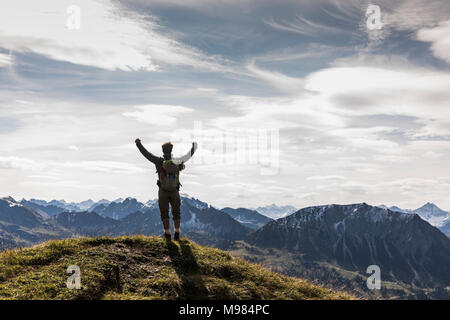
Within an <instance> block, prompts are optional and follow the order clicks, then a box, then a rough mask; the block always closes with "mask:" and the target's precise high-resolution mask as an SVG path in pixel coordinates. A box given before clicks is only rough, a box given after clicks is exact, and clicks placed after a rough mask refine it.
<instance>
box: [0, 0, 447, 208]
mask: <svg viewBox="0 0 450 320" xmlns="http://www.w3.org/2000/svg"><path fill="white" fill-rule="evenodd" d="M136 138H140V139H141V140H142V143H143V145H144V146H145V147H146V148H147V149H148V150H149V151H151V152H152V153H154V154H156V155H160V154H161V144H162V143H164V142H166V141H172V142H173V144H174V150H173V154H174V156H181V155H183V154H185V153H186V152H187V151H188V150H189V149H190V147H191V143H192V141H196V142H198V145H199V147H198V151H197V153H196V154H195V155H194V157H193V158H192V159H191V160H189V161H188V162H187V163H186V169H185V171H183V172H182V175H181V182H182V192H183V193H187V194H189V195H190V196H193V197H196V198H199V199H201V200H202V201H206V202H208V203H210V204H212V205H214V206H217V207H224V206H231V207H239V206H243V207H257V206H264V205H268V204H272V203H276V204H278V205H286V204H290V205H294V206H296V207H299V208H301V207H305V206H311V205H321V204H331V203H339V204H346V203H357V202H366V203H369V204H373V205H380V204H385V205H397V206H400V207H403V208H416V207H418V206H421V205H423V204H424V203H426V202H433V203H435V204H437V205H438V206H440V207H441V208H443V209H446V210H450V197H449V196H448V195H449V194H450V160H449V159H450V3H449V2H448V1H447V0H406V1H402V0H400V1H396V0H389V1H385V0H373V1H365V0H348V1H338V0H295V1H293V0H283V1H275V0H272V1H269V0H227V1H225V0H214V1H213V0H153V1H152V0H148V1H147V0H146V1H144V0H70V1H66V0H41V1H33V2H30V1H26V0H16V1H13V2H8V3H7V4H6V3H2V4H0V181H1V182H0V195H1V196H8V195H11V196H13V197H14V198H17V199H21V198H27V199H28V198H39V199H46V200H51V199H65V200H66V201H82V200H86V199H89V198H91V199H94V200H99V199H101V198H107V199H110V200H113V199H116V198H119V197H122V198H124V197H135V198H137V199H139V200H141V201H146V200H148V199H153V198H155V197H156V196H157V186H156V173H155V168H154V166H153V165H152V164H151V163H149V162H148V161H147V160H146V159H145V158H143V157H142V155H141V154H140V153H139V152H138V150H137V148H136V147H135V144H134V140H135V139H136Z"/></svg>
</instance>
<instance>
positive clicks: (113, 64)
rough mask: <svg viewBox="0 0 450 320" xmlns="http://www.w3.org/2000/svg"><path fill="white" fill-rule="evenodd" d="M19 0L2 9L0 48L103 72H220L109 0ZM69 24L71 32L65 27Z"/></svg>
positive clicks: (217, 66)
mask: <svg viewBox="0 0 450 320" xmlns="http://www.w3.org/2000/svg"><path fill="white" fill-rule="evenodd" d="M71 5H73V1H69V0H41V1H32V2H30V1H27V0H17V1H14V2H13V3H10V4H9V5H8V6H4V7H3V8H2V10H1V11H0V30H1V31H2V32H1V33H0V43H1V47H3V48H5V49H9V50H13V51H19V52H34V53H37V54H41V55H44V56H46V57H49V58H51V59H54V60H59V61H66V62H70V63H74V64H79V65H84V66H91V67H97V68H102V69H107V70H123V71H135V70H146V71H155V70H158V69H159V67H160V64H166V65H176V66H192V67H196V68H201V69H208V70H218V69H220V70H224V69H225V68H223V67H222V66H220V64H218V63H217V61H216V60H215V59H214V58H209V57H206V56H205V55H203V54H202V53H201V52H200V51H198V50H196V49H194V48H191V47H188V46H185V45H183V44H182V43H180V42H178V41H177V40H175V39H174V38H173V37H171V36H170V35H166V34H163V33H162V32H161V31H160V26H159V25H158V24H157V22H156V19H155V18H154V17H152V16H149V15H147V16H143V15H141V14H138V13H136V12H131V11H126V10H124V8H123V7H121V6H120V5H118V3H117V2H113V1H112V0H97V1H91V0H79V1H77V2H76V6H77V8H79V13H80V15H79V17H80V20H79V21H80V24H79V29H77V23H76V21H78V20H74V19H76V17H77V12H78V11H68V9H69V8H70V7H71ZM69 26H70V28H69ZM74 27H75V28H74Z"/></svg>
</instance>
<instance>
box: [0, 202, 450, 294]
mask: <svg viewBox="0 0 450 320" xmlns="http://www.w3.org/2000/svg"><path fill="white" fill-rule="evenodd" d="M81 208H84V209H85V210H81ZM436 208H437V207H436V206H435V205H433V204H426V205H425V206H423V207H421V208H418V209H416V210H409V211H408V210H402V209H400V208H386V207H383V206H378V207H375V206H370V205H368V204H365V203H360V204H350V205H325V206H314V207H308V208H303V209H301V210H298V211H296V212H294V213H292V214H290V215H287V216H284V217H282V218H279V219H277V220H274V219H272V218H270V217H267V216H265V215H263V214H261V212H259V211H256V210H252V209H246V208H237V209H233V208H230V207H225V208H223V209H220V210H219V209H217V208H215V207H213V206H211V205H209V204H208V203H206V202H203V201H200V200H199V199H196V198H194V197H190V196H188V195H182V197H181V228H182V233H183V235H185V236H187V237H189V238H190V239H192V240H194V241H195V242H197V243H199V244H203V245H209V246H214V247H217V248H222V249H227V250H229V251H230V252H232V253H233V254H234V255H236V256H239V257H242V258H244V259H247V260H250V261H252V262H255V261H256V262H259V263H261V264H263V265H268V266H270V268H272V269H274V270H277V271H279V272H281V273H285V274H288V275H293V276H298V277H302V278H307V279H309V280H311V281H319V282H321V284H322V285H331V286H333V287H335V288H347V289H348V290H351V291H352V292H357V293H358V294H361V295H363V296H367V297H383V298H386V297H389V298H395V297H397V298H418V297H419V298H430V297H439V298H442V297H444V298H446V297H448V296H449V293H448V287H450V278H449V276H448V275H447V266H448V265H450V239H449V238H448V237H447V236H445V235H444V234H443V233H442V232H441V231H440V230H439V229H438V228H436V227H434V226H432V225H431V224H430V223H429V222H428V221H427V219H428V220H429V221H432V222H436V219H437V218H436V217H441V219H443V218H442V217H446V214H448V213H446V212H445V211H443V210H440V209H439V208H437V209H436ZM69 209H70V210H69ZM75 209H76V210H75ZM272 209H273V206H272ZM262 211H263V210H262ZM443 220H444V221H445V218H444V219H443ZM444 226H445V224H444V225H443V227H444ZM441 230H442V227H441ZM161 232H162V226H161V221H160V216H159V208H158V203H157V201H156V200H150V201H148V202H146V203H142V202H139V201H137V200H136V199H133V198H126V199H117V200H115V201H107V200H101V203H99V202H94V201H86V202H84V203H83V204H81V203H66V202H65V201H49V202H46V201H42V200H36V199H31V200H25V199H23V200H21V201H20V202H17V201H15V200H14V199H13V198H11V197H7V198H1V199H0V250H1V249H2V248H3V249H4V248H11V247H23V246H30V245H32V244H36V243H39V242H43V241H46V240H49V239H58V238H69V237H79V236H100V235H108V236H118V235H133V234H143V235H160V234H161ZM373 264H374V265H378V266H379V267H380V268H381V270H382V277H383V281H384V282H383V283H386V288H384V289H383V290H380V292H370V291H368V290H367V288H366V285H365V280H364V279H365V277H366V268H367V267H368V266H369V265H373ZM388 288H389V289H388ZM446 288H447V289H446ZM449 297H450V296H449Z"/></svg>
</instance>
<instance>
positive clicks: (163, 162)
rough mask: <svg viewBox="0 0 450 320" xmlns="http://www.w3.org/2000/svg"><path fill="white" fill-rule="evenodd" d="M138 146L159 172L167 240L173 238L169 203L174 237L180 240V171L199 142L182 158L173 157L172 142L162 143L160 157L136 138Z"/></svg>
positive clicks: (161, 203) (160, 194)
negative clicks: (170, 210)
mask: <svg viewBox="0 0 450 320" xmlns="http://www.w3.org/2000/svg"><path fill="white" fill-rule="evenodd" d="M135 142H136V146H137V147H138V149H139V151H140V152H141V153H142V155H143V156H144V157H146V158H147V159H148V160H149V161H151V162H152V163H153V164H154V165H155V167H156V172H157V173H158V182H157V185H158V187H159V190H158V203H159V211H160V213H161V220H162V223H163V226H164V235H165V237H166V239H167V240H171V235H170V221H169V203H170V206H171V207H172V218H173V224H174V239H175V241H179V240H180V204H181V201H180V193H179V190H180V185H181V184H180V183H179V179H178V178H179V172H180V171H181V170H183V169H184V163H185V162H186V161H188V160H189V159H190V158H191V157H192V156H193V155H194V153H195V151H196V150H197V143H196V142H192V148H191V150H189V152H188V153H186V154H185V155H184V156H182V157H180V158H172V149H173V145H172V143H170V142H167V143H164V144H163V145H162V151H163V157H158V156H155V155H153V154H152V153H150V152H148V151H147V149H145V148H144V146H143V145H142V143H141V140H140V139H136V141H135Z"/></svg>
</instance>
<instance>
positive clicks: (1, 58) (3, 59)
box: [0, 53, 14, 68]
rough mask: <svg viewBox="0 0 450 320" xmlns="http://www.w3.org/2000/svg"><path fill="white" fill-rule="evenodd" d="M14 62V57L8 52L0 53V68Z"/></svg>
mask: <svg viewBox="0 0 450 320" xmlns="http://www.w3.org/2000/svg"><path fill="white" fill-rule="evenodd" d="M13 62H14V58H13V57H12V56H11V55H9V54H4V53H0V68H2V67H6V66H10V65H12V64H13Z"/></svg>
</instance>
